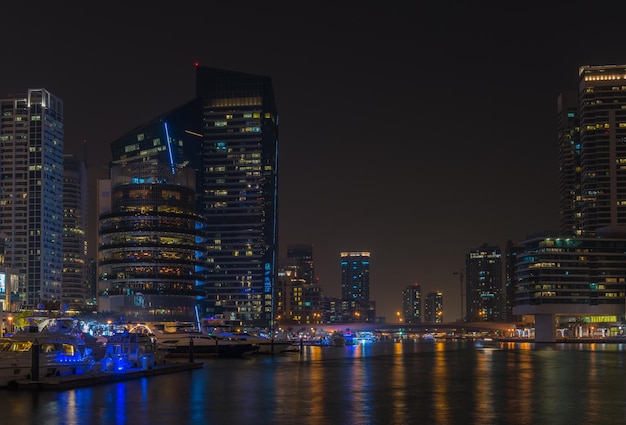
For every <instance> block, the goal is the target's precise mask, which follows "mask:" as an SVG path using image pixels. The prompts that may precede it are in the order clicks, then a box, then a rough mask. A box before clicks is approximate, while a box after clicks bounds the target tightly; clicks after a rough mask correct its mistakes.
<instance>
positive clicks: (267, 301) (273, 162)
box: [196, 66, 278, 326]
mask: <svg viewBox="0 0 626 425" xmlns="http://www.w3.org/2000/svg"><path fill="white" fill-rule="evenodd" d="M196 94H197V97H198V98H200V99H201V100H202V122H203V127H202V128H203V130H202V136H203V150H202V179H203V180H202V186H201V188H202V191H201V196H202V199H201V202H202V207H201V209H200V210H199V212H201V214H202V215H203V216H204V218H205V219H206V229H205V235H206V240H207V242H206V250H207V258H206V263H205V265H206V273H205V275H204V280H203V284H202V285H201V287H200V288H199V289H201V290H202V291H203V294H204V297H203V299H201V300H200V303H199V305H200V307H201V308H200V314H202V315H203V316H208V317H219V318H223V319H225V320H228V321H231V322H239V323H246V324H251V325H259V326H268V325H269V324H270V322H271V321H272V311H273V302H274V300H273V294H272V292H273V289H274V280H275V277H276V261H277V253H278V249H277V248H278V226H277V224H278V200H277V189H278V169H277V167H278V114H277V110H276V104H275V100H274V91H273V87H272V81H271V79H270V78H269V77H265V76H259V75H252V74H245V73H240V72H234V71H226V70H221V69H215V68H208V67H203V66H197V67H196Z"/></svg>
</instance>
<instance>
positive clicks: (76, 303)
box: [62, 155, 88, 311]
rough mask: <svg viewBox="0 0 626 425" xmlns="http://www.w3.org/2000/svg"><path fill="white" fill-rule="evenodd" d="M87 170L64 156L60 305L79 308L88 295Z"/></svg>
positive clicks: (75, 309)
mask: <svg viewBox="0 0 626 425" xmlns="http://www.w3.org/2000/svg"><path fill="white" fill-rule="evenodd" d="M87 196H88V194H87V170H86V168H85V163H84V162H83V161H81V160H79V159H77V158H75V157H74V156H72V155H65V156H64V160H63V285H62V288H63V295H62V303H63V306H62V309H64V310H65V309H70V310H74V311H82V310H83V309H84V308H85V306H86V298H87Z"/></svg>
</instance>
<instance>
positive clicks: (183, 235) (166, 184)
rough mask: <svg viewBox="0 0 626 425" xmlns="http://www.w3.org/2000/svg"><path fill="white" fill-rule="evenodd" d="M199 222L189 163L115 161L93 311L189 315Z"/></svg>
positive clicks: (138, 316)
mask: <svg viewBox="0 0 626 425" xmlns="http://www.w3.org/2000/svg"><path fill="white" fill-rule="evenodd" d="M201 223H202V218H201V217H200V216H199V215H197V214H196V213H195V175H194V173H193V170H191V169H186V168H183V169H172V168H171V167H165V166H160V165H158V164H156V163H154V162H152V163H145V162H144V163H135V164H125V165H117V166H114V167H113V168H112V169H111V209H110V212H107V213H103V214H101V215H100V226H99V250H98V272H99V290H100V294H99V303H98V305H99V310H100V311H101V312H103V313H111V314H112V315H113V316H114V317H119V318H120V319H123V320H126V321H165V320H167V321H175V320H179V321H190V320H194V318H195V307H196V297H197V295H198V294H199V293H198V291H197V290H196V281H197V279H198V275H197V270H198V267H199V266H200V264H199V262H198V260H197V259H198V257H199V256H200V254H201V250H202V248H201V245H200V242H201V233H200V228H201Z"/></svg>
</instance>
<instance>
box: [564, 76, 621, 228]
mask: <svg viewBox="0 0 626 425" xmlns="http://www.w3.org/2000/svg"><path fill="white" fill-rule="evenodd" d="M625 83H626V65H601V66H590V65H586V66H582V67H580V69H579V85H578V87H579V89H578V99H576V98H575V97H573V96H571V95H567V96H566V95H565V94H564V95H562V96H561V98H560V100H559V102H560V104H559V117H560V119H559V136H560V155H559V160H560V164H559V165H560V169H561V185H560V191H561V200H562V202H561V223H562V225H561V227H562V229H561V230H565V231H569V232H570V233H571V230H572V229H573V230H574V233H575V234H582V235H592V234H594V233H595V232H596V230H597V229H598V228H601V227H612V228H617V227H626V200H625V199H626V185H624V184H623V182H624V181H626V159H625V158H626V143H625V141H626V89H624V87H625ZM576 102H577V103H576ZM576 106H578V109H577V108H576ZM577 113H578V117H577ZM577 118H578V119H577ZM578 167H579V168H578ZM578 169H579V170H580V172H578ZM570 223H571V224H570ZM577 223H580V227H581V228H580V231H579V232H577V230H578V229H577V225H578V224H577Z"/></svg>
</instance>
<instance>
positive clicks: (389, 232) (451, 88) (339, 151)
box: [0, 0, 626, 321]
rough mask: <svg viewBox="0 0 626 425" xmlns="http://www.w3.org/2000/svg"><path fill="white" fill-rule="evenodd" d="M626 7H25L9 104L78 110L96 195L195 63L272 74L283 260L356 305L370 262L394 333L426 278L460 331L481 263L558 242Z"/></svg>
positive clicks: (14, 43)
mask: <svg viewBox="0 0 626 425" xmlns="http://www.w3.org/2000/svg"><path fill="white" fill-rule="evenodd" d="M227 3H232V5H231V4H227ZM340 3H342V4H340ZM422 3H423V4H428V5H427V6H420V5H418V4H422ZM430 3H436V5H432V4H430ZM26 5H28V7H26ZM61 5H62V6H61ZM625 12H626V6H625V5H622V4H621V2H618V1H604V2H591V1H588V2H576V1H569V2H564V1H557V2H547V1H544V2H516V3H510V2H468V1H460V0H459V1H438V2H399V1H398V2H383V1H379V2H354V1H348V2H330V1H317V2H294V1H289V2H287V1H284V2H283V1H280V2H259V1H255V2H251V1H245V0H244V1H238V2H214V1H186V0H183V1H178V2H173V3H172V2H166V3H164V4H161V2H154V1H151V2H147V1H128V2H119V1H112V2H100V3H85V2H75V1H67V2H50V1H45V2H44V1H37V0H35V1H31V2H28V3H23V4H22V3H19V2H11V3H10V4H7V5H3V6H2V8H1V12H0V13H1V16H0V31H1V33H2V43H1V47H0V58H1V59H0V97H4V96H6V95H8V94H10V93H20V92H25V91H26V90H27V89H28V88H46V89H48V90H50V91H51V92H53V93H54V94H56V95H58V96H59V97H61V98H62V99H63V101H64V104H65V146H66V151H67V152H68V153H74V154H75V155H78V156H80V157H82V156H83V145H84V144H85V143H86V149H85V151H86V155H87V161H88V165H89V174H90V190H92V191H93V192H92V193H93V194H94V196H95V187H96V186H95V182H96V179H97V178H106V177H107V176H108V174H107V168H106V167H107V164H108V161H109V159H110V142H111V141H113V140H114V139H115V138H117V137H118V136H121V135H122V134H124V133H126V132H127V131H129V130H131V129H132V128H134V127H135V126H137V125H140V124H142V123H144V122H146V121H148V120H150V119H151V118H153V117H155V116H156V115H158V114H160V113H163V112H166V111H168V110H170V109H173V108H175V107H177V106H179V105H181V104H183V103H185V102H187V101H188V100H191V99H192V98H193V97H194V93H195V80H194V78H195V71H194V66H193V63H194V61H196V60H197V61H199V62H200V64H201V65H206V66H210V67H216V68H223V69H230V70H233V71H239V72H246V73H253V74H261V75H266V76H269V77H271V78H272V80H273V83H274V89H275V95H276V101H277V106H278V112H279V119H280V130H279V131H280V141H279V146H280V148H279V149H280V154H279V155H280V159H279V160H280V165H279V184H280V189H279V196H280V198H279V199H280V201H279V202H280V210H279V215H280V217H279V219H280V225H279V232H280V243H281V254H284V253H285V251H286V247H287V245H288V244H292V243H311V244H313V246H314V256H315V263H316V271H317V276H318V278H319V281H320V283H321V284H322V286H323V288H324V290H325V293H326V295H329V296H340V294H341V283H340V278H341V275H340V268H339V261H340V257H339V253H340V252H341V251H346V250H358V251H370V252H371V298H372V299H373V300H375V301H376V302H377V307H378V313H379V315H384V316H387V319H388V321H393V320H395V319H394V318H395V312H396V311H398V310H400V308H401V301H402V300H401V292H402V289H403V288H404V287H406V286H407V285H410V284H413V283H419V284H421V285H422V289H423V292H424V293H426V292H429V291H435V290H441V291H443V293H444V317H445V319H446V321H453V320H457V319H458V318H459V317H460V303H459V292H460V289H459V279H458V276H454V275H453V272H455V271H461V270H463V268H464V260H465V254H466V253H467V252H468V251H469V250H471V249H473V248H477V247H479V246H480V245H482V244H484V243H487V244H491V245H500V246H501V248H502V249H504V247H505V244H506V241H507V240H509V239H510V240H513V241H515V242H517V241H520V240H523V239H524V238H525V237H526V236H528V235H529V234H532V233H536V232H539V231H543V230H553V229H557V228H558V192H557V189H558V163H557V159H558V152H557V143H556V99H557V96H558V94H559V92H560V91H561V90H562V89H564V88H576V83H577V73H578V67H579V66H580V65H587V64H589V65H603V64H616V63H619V64H622V63H626V49H625V48H624V45H625V44H624V40H626V36H625V34H624V20H623V16H624V13H625ZM83 141H86V142H83ZM94 206H95V199H94V198H92V212H93V213H92V215H91V216H90V222H91V224H92V225H94V224H95V222H96V217H95V208H94ZM90 231H91V235H92V236H91V238H90V241H91V242H92V246H91V247H90V251H91V254H92V255H95V250H94V249H93V248H94V246H93V243H95V228H94V227H93V226H92V227H91V228H90Z"/></svg>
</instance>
